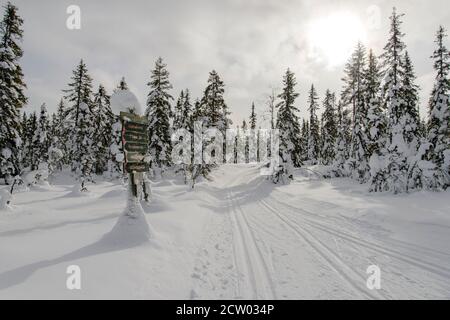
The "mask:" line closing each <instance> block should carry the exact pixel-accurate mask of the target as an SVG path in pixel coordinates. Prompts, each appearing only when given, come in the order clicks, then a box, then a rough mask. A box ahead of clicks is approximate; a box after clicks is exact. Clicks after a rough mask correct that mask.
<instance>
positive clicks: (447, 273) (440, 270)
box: [275, 200, 450, 279]
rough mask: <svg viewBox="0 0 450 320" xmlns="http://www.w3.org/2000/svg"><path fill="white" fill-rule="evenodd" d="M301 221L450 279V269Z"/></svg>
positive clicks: (304, 211) (319, 224) (288, 207)
mask: <svg viewBox="0 0 450 320" xmlns="http://www.w3.org/2000/svg"><path fill="white" fill-rule="evenodd" d="M275 201H276V200H275ZM277 202H278V203H279V204H281V205H283V206H284V207H285V208H287V209H288V210H290V211H291V212H295V213H298V211H300V212H303V213H306V214H307V215H309V216H314V214H313V213H312V212H310V211H307V210H305V209H302V208H298V207H293V206H291V205H288V204H285V203H281V202H279V201H277ZM301 219H302V220H303V222H304V223H306V224H308V225H309V226H311V227H313V228H316V229H318V230H321V231H324V232H326V233H328V234H330V235H333V236H336V237H339V238H341V239H343V240H347V241H349V242H352V243H353V244H355V245H357V246H360V247H364V248H366V249H369V250H372V251H375V252H377V253H381V254H384V255H386V256H388V257H390V258H394V259H397V260H400V261H402V262H406V263H408V264H411V265H414V266H416V267H418V268H421V269H423V270H426V271H429V272H432V273H434V274H436V275H438V276H441V277H443V278H445V279H449V278H450V269H448V268H445V267H442V266H439V265H436V264H434V263H432V262H425V261H422V260H420V259H418V258H417V257H413V256H410V255H408V254H404V253H401V252H399V251H397V250H393V249H387V248H385V247H383V246H381V245H379V244H376V243H373V242H369V241H367V240H363V239H360V238H357V237H355V236H353V235H350V234H348V233H346V232H344V231H341V230H337V229H335V228H332V227H330V226H328V225H326V224H323V223H320V222H317V221H314V220H312V219H308V218H305V217H304V216H302V217H301Z"/></svg>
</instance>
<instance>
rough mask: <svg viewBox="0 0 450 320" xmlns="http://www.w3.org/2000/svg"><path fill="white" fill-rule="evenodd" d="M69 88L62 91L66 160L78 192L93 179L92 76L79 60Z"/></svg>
mask: <svg viewBox="0 0 450 320" xmlns="http://www.w3.org/2000/svg"><path fill="white" fill-rule="evenodd" d="M71 79H72V82H70V83H69V89H67V90H64V92H65V93H66V96H65V99H66V101H67V103H68V106H67V110H66V119H65V120H66V121H67V125H68V133H69V142H68V145H69V160H70V164H71V168H72V171H73V172H75V174H76V176H77V178H78V179H79V181H80V191H87V188H86V182H88V181H92V172H93V168H94V164H95V158H94V140H93V136H94V130H95V127H94V115H93V113H92V110H91V108H92V78H91V77H90V76H89V74H88V70H87V67H86V64H85V63H84V62H83V60H81V61H80V63H79V64H78V66H77V67H76V69H75V70H74V71H73V75H72V78H71Z"/></svg>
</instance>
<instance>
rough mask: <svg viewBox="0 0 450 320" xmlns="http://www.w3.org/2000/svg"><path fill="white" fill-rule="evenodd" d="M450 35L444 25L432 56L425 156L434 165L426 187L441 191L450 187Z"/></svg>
mask: <svg viewBox="0 0 450 320" xmlns="http://www.w3.org/2000/svg"><path fill="white" fill-rule="evenodd" d="M446 37H447V34H446V31H445V29H444V27H442V26H440V27H439V30H438V31H437V34H436V40H435V43H436V45H437V48H436V49H435V51H434V52H433V55H432V56H431V58H432V59H434V69H435V70H436V79H435V84H434V88H433V91H432V93H431V97H430V101H429V119H428V128H427V129H428V134H427V142H428V143H429V146H428V148H427V149H428V150H427V151H428V152H427V153H426V154H424V155H423V156H422V159H423V160H426V161H429V162H431V164H432V166H430V164H428V167H431V170H430V171H431V173H432V176H431V177H429V180H428V184H427V185H426V187H427V188H431V189H437V190H439V189H446V188H448V187H449V186H450V128H449V126H450V78H449V73H450V52H449V50H448V49H447V48H446V46H445V43H444V41H445V38H446Z"/></svg>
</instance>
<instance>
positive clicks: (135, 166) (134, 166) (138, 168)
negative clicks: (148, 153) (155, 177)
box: [126, 162, 149, 172]
mask: <svg viewBox="0 0 450 320" xmlns="http://www.w3.org/2000/svg"><path fill="white" fill-rule="evenodd" d="M126 169H127V171H128V172H147V171H148V170H149V166H148V163H145V162H141V163H138V162H127V164H126Z"/></svg>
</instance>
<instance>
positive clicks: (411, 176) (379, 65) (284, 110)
mask: <svg viewBox="0 0 450 320" xmlns="http://www.w3.org/2000/svg"><path fill="white" fill-rule="evenodd" d="M402 17H403V15H402V14H398V13H397V12H396V10H395V8H394V10H393V13H392V15H391V17H390V26H391V28H390V33H389V39H388V41H387V44H386V46H385V47H384V51H383V54H382V55H381V56H380V57H377V56H376V55H375V54H374V53H373V51H372V50H366V48H364V46H363V45H362V44H361V43H358V44H357V46H356V49H355V52H354V53H353V54H352V56H351V57H350V59H349V61H348V63H347V64H346V66H345V69H344V77H343V79H342V81H343V89H342V91H341V92H340V94H339V96H338V95H337V94H336V93H334V92H332V91H330V90H327V91H326V92H325V95H324V98H323V100H322V101H321V103H322V106H323V110H324V111H323V113H322V114H321V115H318V110H319V107H320V101H319V96H318V94H317V91H316V89H315V87H314V85H311V88H310V90H309V92H308V106H307V107H308V111H309V117H308V118H307V119H300V117H299V115H298V113H299V109H298V107H297V106H296V104H295V100H296V99H297V98H298V96H299V93H298V92H297V91H296V88H295V87H296V84H297V83H296V78H295V74H294V73H293V72H291V71H290V70H289V69H288V70H287V71H286V73H285V75H284V77H283V88H282V90H281V92H280V93H279V94H277V93H275V92H272V94H271V95H270V96H269V99H268V103H267V104H268V114H269V117H270V128H271V129H279V131H280V147H279V155H280V159H281V163H280V166H279V167H278V168H275V172H274V174H273V175H272V176H271V177H270V178H271V180H272V181H273V182H275V183H278V182H284V183H288V182H289V181H290V180H291V179H292V178H293V170H294V168H295V167H300V166H302V165H304V164H309V165H315V164H320V165H324V166H326V167H327V168H328V170H327V172H326V176H328V177H352V178H353V179H355V180H357V181H359V182H360V183H368V184H369V185H370V191H374V192H380V191H390V192H393V193H399V192H408V191H410V190H420V189H430V190H443V189H446V188H447V187H448V186H449V185H450V178H449V176H450V171H449V170H450V131H449V122H450V102H449V93H450V91H449V90H450V80H449V70H450V54H449V51H448V50H447V48H446V47H445V43H444V42H445V39H446V36H447V35H446V32H445V29H444V28H443V27H442V26H441V27H439V30H438V32H437V35H436V40H435V42H436V49H435V51H434V52H433V55H432V58H433V60H434V65H433V67H434V69H435V72H436V78H435V85H434V89H433V92H432V94H431V96H430V101H429V106H428V109H429V110H428V111H429V112H428V121H426V122H425V121H424V120H421V119H420V116H419V98H418V90H419V88H418V86H417V84H416V83H415V80H416V76H415V72H414V67H413V63H412V61H411V58H410V56H409V54H408V51H407V49H406V44H405V43H404V41H403V37H404V34H403V33H402V31H401V24H402V21H401V20H402ZM22 24H23V20H22V19H21V18H20V17H19V16H18V14H17V7H15V6H14V5H12V4H11V3H8V4H7V5H6V7H5V14H4V17H3V21H2V22H1V24H0V41H1V43H0V74H1V79H0V80H1V81H0V103H1V106H2V109H1V113H0V176H1V177H2V178H4V180H5V182H6V183H7V184H12V185H13V186H14V185H15V184H16V183H17V181H20V179H21V176H23V175H24V174H25V173H27V172H30V171H33V172H34V171H38V172H40V173H39V174H38V175H42V174H43V173H42V171H47V172H50V173H54V172H56V171H60V170H63V168H70V169H71V171H72V172H73V173H74V174H75V175H76V176H77V177H78V178H79V180H80V189H81V190H86V183H87V182H92V181H93V179H94V176H95V175H96V174H97V175H102V174H107V175H108V176H109V177H111V178H114V177H121V176H123V172H122V162H123V152H122V151H121V150H120V124H119V123H118V118H117V115H114V114H113V112H112V110H111V101H110V98H111V96H110V95H109V94H108V93H107V91H106V89H105V88H104V87H103V86H102V85H101V84H100V85H99V87H98V88H97V89H96V90H94V89H93V80H92V78H91V76H90V75H89V72H88V69H87V66H86V64H85V63H84V61H83V60H81V61H80V63H79V64H78V65H77V66H76V68H75V69H74V70H73V73H72V77H71V81H70V82H69V84H68V87H67V89H64V90H63V92H64V96H63V98H62V99H61V101H60V103H59V105H58V108H57V111H56V112H55V113H54V114H52V115H49V114H48V111H47V108H46V106H45V104H44V105H42V107H41V109H40V113H39V115H37V114H36V113H31V114H25V113H23V114H22V115H21V113H20V110H21V108H22V107H23V106H24V105H25V104H26V102H27V100H26V97H25V95H24V93H23V91H24V89H25V88H26V86H25V83H24V81H23V73H22V71H21V68H20V64H19V60H20V58H21V57H22V54H23V52H22V50H21V48H20V42H21V40H22V35H23V30H22ZM147 85H148V87H149V93H148V95H147V101H146V109H145V117H146V118H147V119H148V134H149V154H148V155H149V157H150V159H151V171H152V173H153V174H159V175H161V176H163V175H164V172H165V171H167V169H169V168H170V169H172V168H174V169H175V172H177V173H179V174H182V175H183V176H184V179H185V182H186V183H190V184H191V185H192V187H193V186H194V184H195V181H196V180H197V179H198V178H199V177H201V176H203V177H205V178H208V173H209V172H210V170H211V168H212V166H211V165H210V164H206V163H205V162H203V163H201V164H192V163H193V162H191V164H189V165H187V164H181V165H180V164H174V163H173V162H172V151H173V150H172V147H173V144H174V143H177V142H179V141H172V133H173V132H174V131H175V130H177V129H186V130H188V131H189V132H190V133H192V134H195V132H196V131H194V125H195V123H196V122H198V121H202V123H203V128H200V129H201V130H197V133H198V132H199V131H200V132H203V131H204V130H206V128H211V127H214V128H217V129H219V130H220V132H222V133H223V134H224V135H225V131H226V130H227V129H228V128H230V126H231V125H232V121H231V120H230V117H229V116H230V111H229V108H228V106H227V104H226V102H225V99H224V92H225V84H224V82H223V81H222V79H221V78H220V76H219V74H218V73H217V72H216V71H214V70H213V71H211V72H210V73H209V77H208V81H207V85H206V88H205V89H204V91H203V94H202V96H201V98H197V99H195V101H194V102H193V101H192V98H191V94H190V91H189V89H184V90H182V91H181V93H180V94H179V96H178V98H177V100H176V102H175V103H174V97H173V96H172V95H171V93H170V91H171V90H172V85H171V83H170V80H169V72H168V70H167V66H166V64H165V63H164V62H163V59H162V58H158V59H157V60H156V62H155V66H154V68H153V69H152V70H151V74H150V79H149V82H148V83H147ZM127 90H128V85H127V83H126V81H125V79H124V78H122V79H121V81H120V83H119V84H118V86H117V87H116V88H115V89H114V92H118V91H127ZM249 115H250V117H249V119H247V120H248V125H247V121H246V120H244V121H243V123H242V125H241V126H237V127H240V128H241V129H244V130H245V129H247V128H249V129H252V130H255V129H256V127H257V125H258V119H257V114H256V111H255V105H254V103H252V104H251V108H250V110H249ZM211 139H214V138H211ZM235 139H236V147H235V148H237V145H238V143H237V140H238V139H244V140H245V139H246V138H245V137H244V138H243V137H239V136H238V137H236V138H235ZM244 144H245V148H246V154H248V148H249V147H250V146H249V144H248V141H247V140H245V141H244ZM196 148H197V149H198V148H201V150H200V154H202V155H203V156H205V152H210V149H208V141H204V142H203V145H201V146H196V145H193V144H192V146H191V149H192V151H193V152H191V154H190V156H191V157H193V156H194V154H198V151H199V150H196ZM224 148H225V145H224ZM205 150H206V151H205ZM194 151H196V152H194ZM212 152H213V153H214V152H215V151H212ZM224 154H225V153H224ZM234 154H236V149H235V150H234ZM235 158H237V157H235ZM235 160H236V159H235ZM245 161H247V162H248V161H249V159H248V157H246V158H245ZM196 163H198V162H196ZM44 175H45V174H44ZM38 178H39V177H38Z"/></svg>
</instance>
